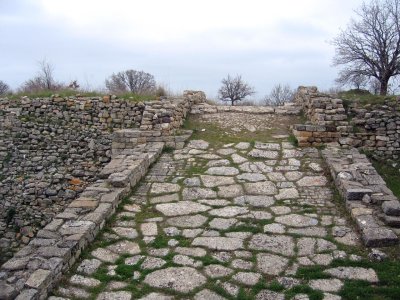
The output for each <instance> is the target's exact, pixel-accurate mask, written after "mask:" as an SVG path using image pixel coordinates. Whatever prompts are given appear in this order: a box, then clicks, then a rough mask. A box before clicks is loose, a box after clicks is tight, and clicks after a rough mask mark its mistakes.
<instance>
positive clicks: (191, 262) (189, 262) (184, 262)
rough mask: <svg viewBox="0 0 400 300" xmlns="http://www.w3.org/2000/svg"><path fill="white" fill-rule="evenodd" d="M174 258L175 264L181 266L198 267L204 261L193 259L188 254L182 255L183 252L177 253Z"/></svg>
mask: <svg viewBox="0 0 400 300" xmlns="http://www.w3.org/2000/svg"><path fill="white" fill-rule="evenodd" d="M172 260H173V262H174V263H175V264H177V265H181V266H189V267H194V268H198V267H201V266H202V265H203V263H202V262H200V261H196V260H195V259H193V258H191V257H189V256H187V255H182V254H177V255H175V256H174V258H173V259H172Z"/></svg>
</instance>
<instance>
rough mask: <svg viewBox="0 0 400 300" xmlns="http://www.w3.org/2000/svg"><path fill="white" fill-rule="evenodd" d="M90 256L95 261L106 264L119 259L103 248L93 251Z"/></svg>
mask: <svg viewBox="0 0 400 300" xmlns="http://www.w3.org/2000/svg"><path fill="white" fill-rule="evenodd" d="M90 254H91V255H92V256H94V257H96V258H97V259H99V260H101V261H103V262H108V263H115V262H116V261H117V259H118V257H119V256H118V255H117V254H115V253H113V252H111V251H110V250H108V249H104V248H97V249H95V250H93V251H92V252H91V253H90Z"/></svg>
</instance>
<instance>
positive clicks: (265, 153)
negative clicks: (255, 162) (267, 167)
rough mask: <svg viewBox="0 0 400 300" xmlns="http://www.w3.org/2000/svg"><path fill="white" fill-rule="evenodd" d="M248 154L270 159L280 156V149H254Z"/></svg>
mask: <svg viewBox="0 0 400 300" xmlns="http://www.w3.org/2000/svg"><path fill="white" fill-rule="evenodd" d="M247 155H249V156H251V157H255V158H268V159H277V158H278V156H279V152H278V151H270V150H260V149H253V150H251V151H250V152H249V153H248V154H247Z"/></svg>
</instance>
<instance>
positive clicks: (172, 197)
mask: <svg viewBox="0 0 400 300" xmlns="http://www.w3.org/2000/svg"><path fill="white" fill-rule="evenodd" d="M149 201H150V203H151V204H157V203H168V202H176V201H179V195H178V194H169V195H162V196H157V197H150V198H149Z"/></svg>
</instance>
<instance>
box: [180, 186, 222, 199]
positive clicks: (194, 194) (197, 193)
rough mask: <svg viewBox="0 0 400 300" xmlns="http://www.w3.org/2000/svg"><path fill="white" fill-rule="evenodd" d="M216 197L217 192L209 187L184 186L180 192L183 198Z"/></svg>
mask: <svg viewBox="0 0 400 300" xmlns="http://www.w3.org/2000/svg"><path fill="white" fill-rule="evenodd" d="M207 198H217V193H216V192H215V191H213V190H211V189H209V188H200V187H191V188H184V189H183V192H182V199H183V200H196V199H207Z"/></svg>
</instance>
